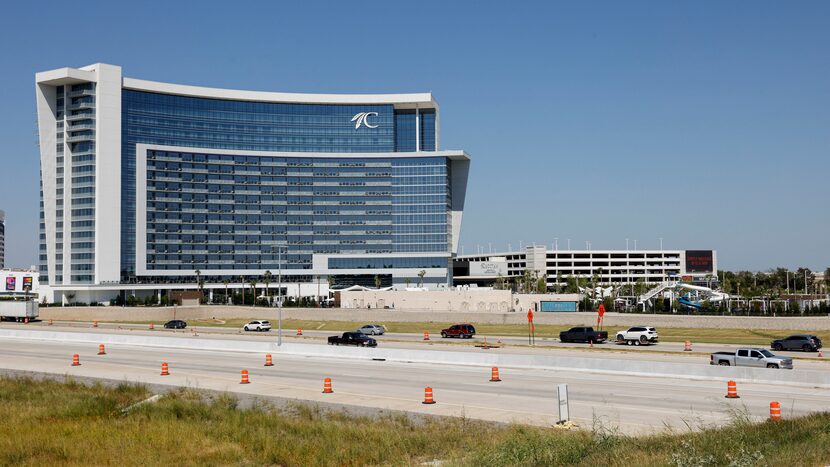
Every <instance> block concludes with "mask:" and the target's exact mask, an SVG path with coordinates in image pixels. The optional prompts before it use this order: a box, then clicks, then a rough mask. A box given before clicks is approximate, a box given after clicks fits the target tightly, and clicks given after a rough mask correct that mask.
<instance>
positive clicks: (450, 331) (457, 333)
mask: <svg viewBox="0 0 830 467" xmlns="http://www.w3.org/2000/svg"><path fill="white" fill-rule="evenodd" d="M475 333H476V328H475V327H474V326H473V325H472V324H453V325H452V326H450V327H448V328H447V329H442V330H441V337H460V338H462V339H469V338H471V337H473V336H474V335H475Z"/></svg>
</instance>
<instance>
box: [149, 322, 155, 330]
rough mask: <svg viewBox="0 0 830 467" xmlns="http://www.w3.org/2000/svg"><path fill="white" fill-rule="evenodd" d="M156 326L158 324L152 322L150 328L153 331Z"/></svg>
mask: <svg viewBox="0 0 830 467" xmlns="http://www.w3.org/2000/svg"><path fill="white" fill-rule="evenodd" d="M155 328H156V326H155V325H154V324H153V323H150V330H151V331H152V330H153V329H155Z"/></svg>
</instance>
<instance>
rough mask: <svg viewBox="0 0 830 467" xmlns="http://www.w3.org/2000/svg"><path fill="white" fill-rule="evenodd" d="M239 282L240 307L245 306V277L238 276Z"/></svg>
mask: <svg viewBox="0 0 830 467" xmlns="http://www.w3.org/2000/svg"><path fill="white" fill-rule="evenodd" d="M239 280H240V282H242V305H243V306H245V276H239Z"/></svg>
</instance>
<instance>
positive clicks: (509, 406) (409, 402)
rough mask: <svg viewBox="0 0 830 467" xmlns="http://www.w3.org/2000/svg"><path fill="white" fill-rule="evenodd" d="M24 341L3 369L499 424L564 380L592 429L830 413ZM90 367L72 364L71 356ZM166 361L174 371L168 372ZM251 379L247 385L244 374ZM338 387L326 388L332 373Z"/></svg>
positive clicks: (615, 383) (704, 386)
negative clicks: (428, 392) (734, 414)
mask: <svg viewBox="0 0 830 467" xmlns="http://www.w3.org/2000/svg"><path fill="white" fill-rule="evenodd" d="M97 351H98V347H97V345H94V344H92V345H90V344H79V343H62V342H49V341H27V340H20V339H13V340H12V339H7V340H0V355H2V359H0V368H2V369H11V370H28V371H35V372H44V373H52V374H59V375H64V374H66V375H78V376H85V377H97V378H107V379H114V380H125V381H134V382H142V383H159V384H172V385H179V386H188V387H196V388H204V389H212V390H219V391H229V392H234V393H242V394H248V395H262V396H269V397H281V398H287V399H300V400H309V401H319V402H324V403H325V402H331V403H336V404H345V405H352V406H359V407H368V408H382V409H388V410H399V411H406V412H417V413H428V414H439V415H451V416H464V417H469V418H475V419H481V420H492V421H499V422H519V423H527V424H534V425H541V426H549V425H552V424H554V423H555V422H556V421H557V404H556V400H555V397H556V387H557V385H558V384H560V383H567V384H568V387H569V394H570V410H571V416H572V419H574V420H575V421H576V422H577V423H578V424H579V425H580V426H582V427H585V428H590V427H591V426H592V423H593V421H594V420H595V419H596V420H599V421H600V422H601V423H603V424H604V425H605V426H607V427H612V428H613V427H616V428H618V429H620V430H622V431H624V432H626V433H643V432H654V431H660V430H663V429H664V427H665V426H670V427H673V428H677V429H680V430H685V429H687V428H686V427H687V425H691V426H693V427H701V426H708V425H712V424H723V423H725V422H727V421H728V420H729V412H730V411H732V410H744V409H745V410H747V411H748V412H749V413H750V414H751V416H752V417H753V418H755V419H758V420H762V419H764V418H766V417H767V416H768V414H769V403H770V402H771V401H778V402H780V403H781V407H782V413H783V416H784V417H790V416H794V415H801V414H806V413H808V412H811V411H825V410H830V390H822V389H812V388H794V387H786V388H784V387H781V388H779V387H774V386H770V385H760V384H740V385H739V386H738V392H739V395H740V396H741V398H740V399H725V398H724V395H725V393H726V387H725V384H724V383H722V382H709V381H690V380H681V379H667V378H648V377H630V376H619V375H615V376H612V375H599V374H592V373H581V372H579V373H578V372H566V371H546V370H524V369H521V370H520V369H501V372H500V373H501V375H500V376H501V379H502V380H503V381H502V382H500V383H493V382H489V381H488V380H489V379H490V370H489V369H488V368H481V367H467V366H453V365H441V366H436V365H423V364H406V363H391V362H380V361H368V362H364V361H353V360H345V359H344V360H341V359H332V358H312V357H299V356H288V355H276V354H275V355H274V366H273V367H264V366H263V363H264V355H261V354H253V353H251V354H247V353H239V352H219V351H194V350H185V349H161V348H146V347H137V346H108V347H107V349H106V351H107V355H103V356H99V355H96V354H97ZM74 353H77V354H79V355H80V360H81V366H77V367H73V366H71V360H72V354H74ZM162 362H167V363H169V366H170V373H171V374H170V375H169V376H161V375H160V374H159V373H160V366H161V363H162ZM242 369H247V370H249V372H250V379H251V384H247V385H243V384H240V372H241V370H242ZM326 377H330V378H332V380H333V386H334V393H333V394H323V393H322V386H323V379H324V378H326ZM427 385H429V386H431V387H432V388H433V389H434V394H435V400H436V401H437V404H435V405H424V404H422V403H421V402H422V400H423V397H424V387H425V386H427Z"/></svg>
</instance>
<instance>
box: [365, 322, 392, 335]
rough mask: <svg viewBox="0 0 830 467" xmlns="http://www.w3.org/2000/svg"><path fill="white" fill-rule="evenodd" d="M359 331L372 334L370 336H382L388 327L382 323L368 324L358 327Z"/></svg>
mask: <svg viewBox="0 0 830 467" xmlns="http://www.w3.org/2000/svg"><path fill="white" fill-rule="evenodd" d="M358 331H360V332H362V333H363V334H367V335H370V336H375V335H377V336H380V335H383V333H384V332H386V328H384V327H383V326H382V325H380V324H367V325H365V326H362V327H361V328H360V329H358Z"/></svg>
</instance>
